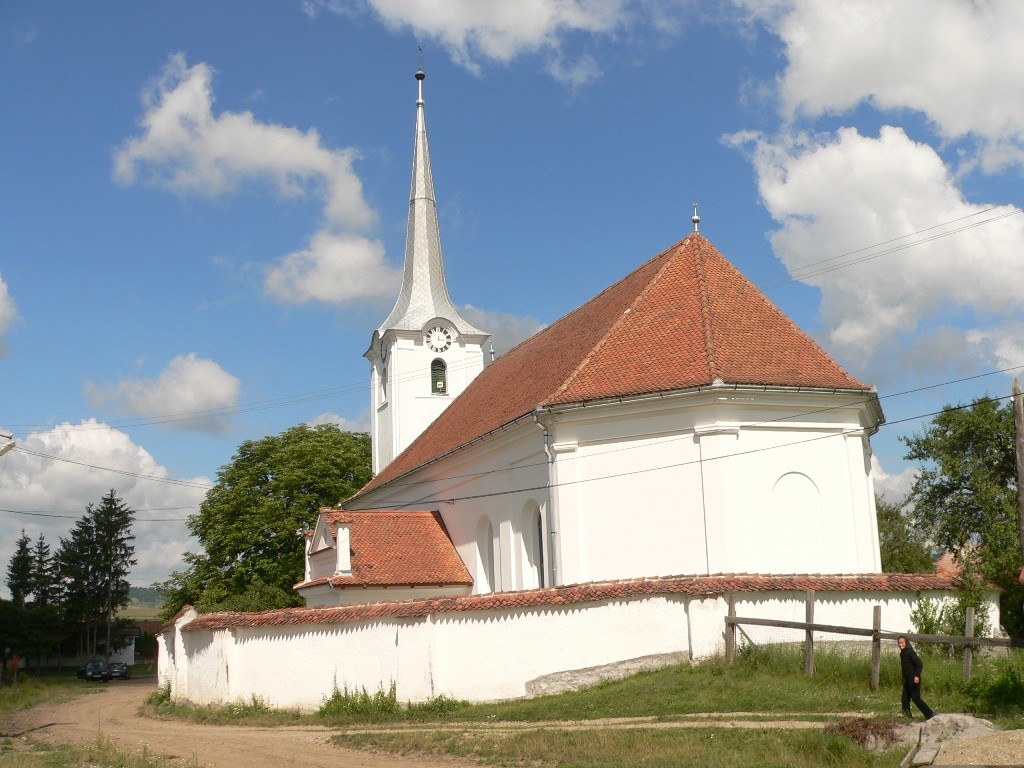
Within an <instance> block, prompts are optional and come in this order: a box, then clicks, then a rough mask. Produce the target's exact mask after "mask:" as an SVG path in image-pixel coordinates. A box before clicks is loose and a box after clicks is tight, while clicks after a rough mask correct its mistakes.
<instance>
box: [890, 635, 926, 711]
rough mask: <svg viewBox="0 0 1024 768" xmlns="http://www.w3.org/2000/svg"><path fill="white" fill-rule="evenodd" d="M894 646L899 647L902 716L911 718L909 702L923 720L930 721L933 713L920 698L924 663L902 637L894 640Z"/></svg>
mask: <svg viewBox="0 0 1024 768" xmlns="http://www.w3.org/2000/svg"><path fill="white" fill-rule="evenodd" d="M896 645H898V646H899V647H900V669H901V671H902V672H903V702H902V703H903V714H904V715H905V716H906V717H913V715H912V714H911V713H910V702H914V703H915V704H916V705H917V708H918V709H920V710H921V714H923V715H924V719H925V720H931V719H932V718H933V717H935V713H934V712H932V709H931V707H929V706H928V705H927V704H925V703H924V700H923V699H922V698H921V672H922V671H923V670H924V663H923V662H922V661H921V657H920V656H918V655H917V651H915V650H914V649H913V648H912V647H911V645H910V643H909V642H907V638H906V637H904V636H903V635H900V636H899V637H898V638H897V639H896Z"/></svg>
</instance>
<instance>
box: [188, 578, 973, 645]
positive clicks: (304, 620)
mask: <svg viewBox="0 0 1024 768" xmlns="http://www.w3.org/2000/svg"><path fill="white" fill-rule="evenodd" d="M956 584H957V582H956V581H955V580H954V579H950V578H948V577H945V576H937V575H934V574H920V573H877V574H853V575H850V574H836V575H829V574H824V575H823V574H794V575H781V576H779V575H757V574H745V573H743V574H715V575H711V576H666V577H660V578H647V579H624V580H621V581H602V582H590V583H586V584H569V585H566V586H561V587H550V588H547V589H534V590H529V591H523V592H495V593H491V594H486V595H462V596H458V597H433V598H429V597H428V598H420V599H417V600H391V601H386V602H380V603H358V604H354V605H343V606H337V607H333V606H324V607H315V608H282V609H279V610H276V611H265V612H262V613H238V612H224V613H204V614H201V615H200V616H198V617H197V618H196V619H195V620H193V621H192V622H191V623H189V624H188V625H187V626H186V627H185V631H186V632H195V631H200V630H216V629H226V628H233V627H278V626H286V625H288V626H293V625H307V624H344V623H347V622H352V621H367V620H373V619H382V618H412V617H418V616H426V615H428V614H440V613H465V612H471V611H501V610H515V609H521V608H544V607H548V606H550V607H560V606H566V605H578V604H583V603H594V602H600V601H602V600H621V599H625V598H630V597H640V596H645V595H648V596H649V595H678V594H682V595H689V596H691V597H697V598H703V597H716V596H720V595H725V594H727V593H728V592H730V591H736V592H741V593H751V592H755V593H756V592H761V593H763V592H806V591H807V590H810V589H813V590H814V591H815V592H919V591H922V590H949V589H954V588H955V587H956Z"/></svg>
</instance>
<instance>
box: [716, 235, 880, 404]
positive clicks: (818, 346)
mask: <svg viewBox="0 0 1024 768" xmlns="http://www.w3.org/2000/svg"><path fill="white" fill-rule="evenodd" d="M704 241H705V243H706V244H707V245H708V247H709V248H711V249H712V250H713V251H714V252H715V254H716V255H717V256H718V257H719V258H720V259H721V260H722V262H723V263H724V264H725V265H726V266H727V267H728V268H730V269H731V270H732V271H733V272H735V273H736V275H737V277H739V279H740V280H741V281H743V283H745V284H746V285H747V286H748V287H749V288H750V289H751V290H752V291H754V292H755V295H757V296H758V297H759V298H760V300H761V302H762V303H763V304H764V305H766V306H767V307H770V308H771V309H772V310H773V311H774V312H775V313H776V314H778V315H779V317H781V318H782V319H783V320H784V321H785V322H786V324H787V325H788V326H789V327H790V328H791V329H792V330H793V331H795V332H796V333H798V334H800V335H801V336H803V337H804V338H805V339H807V341H808V342H809V343H810V344H811V345H813V346H814V348H815V349H817V350H818V351H819V352H820V353H821V354H822V355H823V356H824V358H825V359H826V360H827V362H828V363H829V365H831V366H832V368H833V369H834V370H835V371H836V372H837V373H841V374H844V375H846V376H849V377H851V378H855V377H853V376H852V374H851V373H850V372H849V371H847V370H846V369H845V368H844V367H843V366H842V364H840V362H839V361H838V360H836V359H835V358H834V357H832V355H831V354H829V352H827V351H826V350H825V348H824V347H823V346H821V344H819V343H818V341H817V339H815V338H814V337H813V336H811V335H810V334H809V333H807V331H805V330H804V329H803V328H801V327H800V326H799V325H797V324H796V322H795V321H794V320H793V318H792V317H790V316H789V314H788V313H787V312H784V311H783V310H782V308H781V307H780V306H779V305H778V304H776V303H775V302H774V301H772V300H771V299H770V298H769V297H768V294H766V293H765V292H764V291H762V290H761V289H760V288H758V287H757V285H756V284H755V283H754V281H753V280H751V279H750V278H749V277H747V275H746V274H745V273H744V272H743V271H742V270H741V269H740V268H739V267H737V266H736V265H735V264H733V263H732V262H731V261H729V259H728V258H726V256H725V255H724V254H723V253H722V252H721V251H719V250H718V249H717V248H715V246H714V245H712V244H711V242H710V241H708V240H707V238H704ZM703 263H704V259H703V254H702V255H701V264H702V265H703ZM869 389H870V388H869Z"/></svg>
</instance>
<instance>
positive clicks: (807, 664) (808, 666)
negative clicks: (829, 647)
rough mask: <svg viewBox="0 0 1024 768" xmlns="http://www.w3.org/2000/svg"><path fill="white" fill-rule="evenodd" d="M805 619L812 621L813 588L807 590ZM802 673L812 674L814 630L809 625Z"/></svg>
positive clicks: (805, 638) (805, 639)
mask: <svg viewBox="0 0 1024 768" xmlns="http://www.w3.org/2000/svg"><path fill="white" fill-rule="evenodd" d="M804 613H805V614H806V617H807V618H806V619H804V621H806V622H807V623H808V624H813V623H814V590H813V589H808V590H807V605H806V610H805V611H804ZM804 674H805V675H807V676H811V675H813V674H814V630H812V629H811V628H810V627H808V628H807V631H806V633H805V637H804Z"/></svg>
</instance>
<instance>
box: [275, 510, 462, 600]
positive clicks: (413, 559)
mask: <svg viewBox="0 0 1024 768" xmlns="http://www.w3.org/2000/svg"><path fill="white" fill-rule="evenodd" d="M339 525H347V526H348V529H349V547H350V549H351V553H352V557H351V562H352V574H351V575H350V576H340V575H334V576H330V577H326V578H322V579H314V580H311V581H303V582H300V583H298V584H296V585H295V589H296V590H300V591H301V590H303V589H306V588H309V587H313V586H317V585H319V584H326V583H327V582H328V581H329V582H330V584H331V586H332V587H334V588H335V589H340V588H345V587H397V586H428V585H430V586H437V585H445V586H453V585H460V586H462V585H471V584H472V583H473V579H472V577H471V576H470V575H469V571H467V570H466V566H465V565H464V564H463V562H462V558H460V557H459V554H458V552H457V551H456V550H455V545H454V544H452V541H451V539H450V538H449V536H448V530H447V529H446V528H445V525H444V521H443V520H442V519H441V514H440V513H439V512H436V511H430V510H362V511H358V512H349V511H343V510H337V509H332V508H329V507H328V508H324V509H321V510H320V516H319V517H318V519H317V524H316V528H315V529H314V530H315V531H317V532H319V531H321V530H325V531H327V532H328V533H329V535H330V536H331V538H332V539H334V540H335V541H336V540H337V535H338V526H339ZM314 535H316V534H314Z"/></svg>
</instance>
